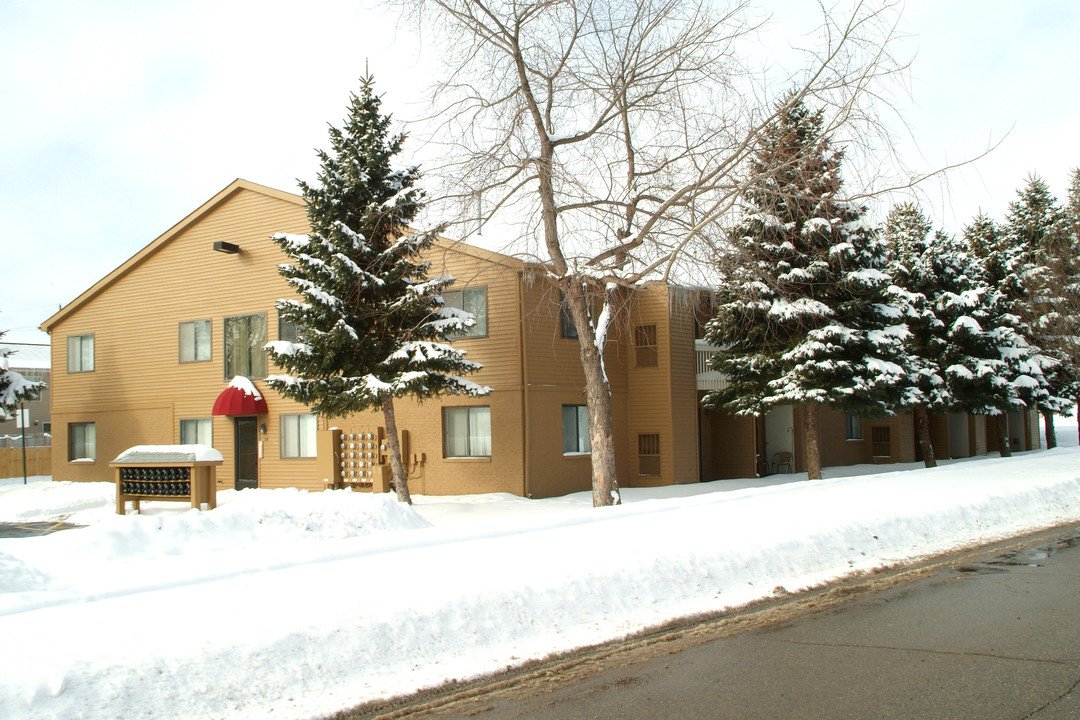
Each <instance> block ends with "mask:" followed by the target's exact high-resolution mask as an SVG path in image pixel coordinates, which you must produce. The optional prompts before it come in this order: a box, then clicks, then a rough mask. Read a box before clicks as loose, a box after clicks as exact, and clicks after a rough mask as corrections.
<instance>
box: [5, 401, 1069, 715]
mask: <svg viewBox="0 0 1080 720" xmlns="http://www.w3.org/2000/svg"><path fill="white" fill-rule="evenodd" d="M1058 433H1059V435H1058V437H1059V442H1060V443H1061V444H1062V445H1063V447H1060V448H1058V449H1056V450H1053V451H1035V452H1030V453H1018V454H1016V455H1014V456H1013V457H1012V458H1008V459H1001V458H997V457H996V456H995V457H984V458H978V459H974V460H965V461H954V462H945V463H942V466H941V467H938V468H936V469H935V470H925V469H921V465H918V466H916V465H912V466H901V467H897V466H888V467H882V466H866V467H862V466H859V467H854V468H831V469H828V470H827V471H826V475H827V477H826V479H824V480H821V481H817V482H807V481H806V480H805V475H804V476H802V477H800V476H799V475H781V476H773V477H770V478H765V479H763V480H736V481H719V482H714V483H707V484H702V485H692V486H683V487H675V488H658V489H650V490H636V489H626V490H624V491H623V500H624V505H622V506H621V507H617V508H604V509H598V510H594V509H592V508H590V507H589V502H590V494H589V493H580V494H576V495H571V496H567V497H563V498H555V499H551V500H524V499H521V498H516V497H512V496H508V495H484V496H472V497H417V498H416V499H415V500H416V504H415V506H414V507H412V508H409V507H407V506H400V505H398V504H397V503H396V502H395V501H394V500H393V499H392V497H391V496H385V495H384V496H371V495H366V494H359V493H356V494H354V493H350V492H348V491H344V492H330V493H311V494H308V493H303V492H299V491H291V490H274V491H267V490H256V491H253V490H245V491H242V492H233V491H228V492H222V493H219V495H218V498H219V502H220V506H219V507H218V509H217V510H214V511H211V512H202V513H200V512H197V511H192V510H190V509H186V508H185V506H183V505H181V504H179V503H147V504H144V514H143V515H134V514H132V515H127V516H117V515H115V514H114V501H113V486H112V485H111V484H106V483H94V484H73V483H53V482H49V479H48V478H34V479H33V480H32V481H31V482H30V483H29V484H28V485H26V486H24V485H23V484H22V480H21V479H16V480H0V521H7V522H11V521H18V522H31V521H43V520H56V519H66V520H67V521H68V522H74V523H79V524H84V525H86V527H84V528H81V529H76V530H67V531H63V532H57V533H54V534H52V535H47V536H43V537H35V538H21V539H6V540H0V648H2V651H0V718H5V719H6V720H13V719H14V718H35V720H38V719H45V718H62V719H64V720H67V719H69V718H89V719H93V720H97V719H104V718H124V719H125V720H131V719H133V718H155V719H160V718H260V719H261V718H267V717H281V718H318V717H322V716H325V715H329V714H331V713H333V712H335V711H337V710H340V709H343V708H346V707H349V706H352V705H355V704H358V703H361V702H364V701H366V700H371V699H375V698H379V697H383V696H388V695H394V694H399V693H404V692H408V691H411V690H415V689H418V688H422V687H426V686H431V685H436V684H439V683H441V682H443V681H445V680H448V679H451V678H457V679H463V678H467V677H471V676H475V675H478V674H482V673H487V672H492V671H497V670H500V669H502V668H504V667H506V666H508V665H513V664H517V663H521V662H524V661H526V660H529V659H531V658H536V657H541V656H544V655H547V654H549V653H552V652H556V651H564V650H569V649H572V648H575V647H579V646H582V645H588V644H593V643H597V642H601V641H604V640H609V639H614V638H617V637H619V636H623V635H625V634H628V633H632V632H635V631H638V630H641V629H643V628H646V627H648V626H651V625H655V624H658V623H662V622H664V621H666V620H669V619H671V618H675V617H678V616H683V615H688V614H692V613H698V612H705V611H716V610H721V609H723V608H727V607H732V606H737V605H740V604H743V603H747V602H749V601H752V600H755V599H758V598H762V597H766V596H769V595H770V594H772V593H774V592H775V591H778V589H779V588H780V587H781V586H782V587H783V588H785V589H787V590H789V591H795V590H798V589H801V588H805V587H808V586H812V585H815V584H819V583H823V582H826V581H829V580H832V579H835V578H838V577H841V576H844V575H846V574H849V573H852V572H857V571H861V570H868V569H871V568H874V567H879V566H882V565H886V564H891V563H897V562H901V561H904V560H907V559H912V558H916V557H919V556H924V555H929V554H935V553H940V552H943V551H947V550H949V549H953V548H957V547H960V546H964V545H969V544H973V543H978V542H982V541H988V540H992V539H996V538H1000V537H1005V536H1009V535H1013V534H1017V533H1022V532H1025V531H1030V530H1034V529H1038V528H1042V527H1047V526H1051V525H1055V524H1059V523H1063V522H1069V521H1077V520H1080V462H1078V461H1080V448H1077V432H1076V424H1075V420H1072V419H1066V420H1064V421H1062V422H1060V424H1059V425H1058ZM883 471H884V472H883Z"/></svg>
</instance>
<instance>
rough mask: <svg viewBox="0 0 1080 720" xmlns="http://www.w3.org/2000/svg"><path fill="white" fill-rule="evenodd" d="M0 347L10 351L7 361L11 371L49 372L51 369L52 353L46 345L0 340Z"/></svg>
mask: <svg viewBox="0 0 1080 720" xmlns="http://www.w3.org/2000/svg"><path fill="white" fill-rule="evenodd" d="M0 346H3V347H6V348H7V349H8V350H10V351H11V354H10V355H8V358H7V360H8V367H10V368H11V369H12V370H49V369H50V368H51V367H52V359H51V358H52V353H51V351H50V348H49V346H48V345H42V344H38V343H15V342H3V341H2V340H0Z"/></svg>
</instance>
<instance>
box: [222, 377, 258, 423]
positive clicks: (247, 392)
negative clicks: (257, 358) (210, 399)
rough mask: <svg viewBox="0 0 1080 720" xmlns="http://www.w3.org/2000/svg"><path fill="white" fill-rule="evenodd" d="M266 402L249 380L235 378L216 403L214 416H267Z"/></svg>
mask: <svg viewBox="0 0 1080 720" xmlns="http://www.w3.org/2000/svg"><path fill="white" fill-rule="evenodd" d="M268 412H269V411H268V410H267V409H266V400H264V399H263V396H262V393H260V392H259V391H258V389H257V388H256V387H255V386H254V385H253V384H252V383H251V381H250V380H248V379H247V378H242V377H235V378H233V380H232V382H231V383H229V387H227V388H225V389H224V390H222V391H221V394H220V395H218V398H217V400H215V401H214V415H265V414H266V413H268Z"/></svg>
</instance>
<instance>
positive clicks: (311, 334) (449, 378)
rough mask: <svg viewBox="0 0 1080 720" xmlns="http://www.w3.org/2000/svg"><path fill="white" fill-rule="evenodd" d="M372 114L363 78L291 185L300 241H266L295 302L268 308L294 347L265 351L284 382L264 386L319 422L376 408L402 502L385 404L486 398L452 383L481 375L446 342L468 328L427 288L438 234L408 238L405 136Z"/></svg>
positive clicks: (411, 195) (412, 175)
mask: <svg viewBox="0 0 1080 720" xmlns="http://www.w3.org/2000/svg"><path fill="white" fill-rule="evenodd" d="M380 104H381V103H380V99H379V97H378V96H376V95H375V93H374V81H373V79H372V78H371V77H370V76H368V77H365V78H363V79H362V80H361V88H360V94H359V95H355V94H354V95H353V96H352V98H351V103H350V106H349V114H348V117H347V118H346V120H345V124H344V126H343V128H341V129H338V128H335V127H332V126H331V128H330V131H329V132H330V143H331V152H325V151H319V152H318V157H319V160H320V164H321V167H320V170H319V173H318V182H317V183H316V184H314V185H309V184H307V183H305V182H301V183H300V189H301V191H302V194H303V197H304V200H305V202H306V204H307V216H308V222H309V224H310V226H311V233H310V234H308V235H291V234H285V233H281V234H278V235H275V236H273V240H274V242H275V243H277V244H278V245H279V246H280V247H281V249H282V250H283V251H284V252H285V253H286V254H287V255H288V257H289V259H290V262H289V263H286V264H283V265H281V266H279V272H280V273H281V275H283V276H284V277H285V278H286V279H287V280H288V282H289V284H290V285H292V286H293V287H294V288H295V289H296V291H297V294H298V295H299V299H283V300H279V301H278V303H277V308H278V314H279V316H280V317H281V319H283V320H285V321H286V322H289V323H292V324H293V325H294V326H296V328H297V339H296V342H290V341H279V342H273V343H269V345H268V346H267V347H268V350H269V353H270V358H271V360H272V361H273V362H274V363H276V364H277V365H278V366H280V367H282V368H283V369H285V370H286V371H288V372H289V373H290V374H289V375H278V376H271V377H269V378H267V385H269V386H270V387H272V388H274V389H275V390H278V391H279V392H281V393H282V394H283V395H284V396H286V397H289V398H293V399H295V400H297V401H299V402H301V403H304V404H305V405H309V406H310V407H311V410H312V412H313V413H315V414H316V415H320V416H328V417H342V416H345V415H348V414H350V413H355V412H359V411H363V410H372V409H381V410H382V412H383V416H384V419H385V422H386V435H387V446H388V447H387V449H388V451H389V456H390V463H391V467H392V471H393V484H394V489H395V491H396V492H397V496H398V499H399V500H400V501H402V502H411V499H410V496H409V489H408V482H407V479H406V475H405V470H404V465H403V463H402V460H401V448H400V444H399V442H398V434H397V422H396V419H395V414H394V398H400V397H405V396H412V397H414V398H416V399H418V400H423V399H425V398H430V397H433V396H436V395H439V394H442V393H449V394H465V395H474V396H475V395H484V394H487V393H488V392H490V388H487V387H482V386H480V385H477V384H476V383H474V382H471V381H469V380H466V379H464V378H462V377H461V376H462V375H464V374H467V373H471V372H474V371H476V370H478V369H480V366H479V365H478V364H476V363H473V362H470V361H468V360H466V359H465V357H464V353H463V352H461V351H458V350H455V349H454V348H453V347H452V346H451V345H449V344H448V342H447V336H448V335H449V334H453V333H458V332H462V331H464V329H465V328H466V327H467V326H469V325H471V324H472V323H473V322H474V320H473V318H472V316H471V315H470V314H468V313H465V312H463V311H461V310H457V309H455V308H450V307H447V306H445V305H444V303H443V299H442V297H441V296H440V294H439V293H440V291H441V290H442V289H444V288H445V287H447V286H448V285H450V284H451V283H452V282H453V280H454V279H453V278H452V277H450V276H440V277H431V278H429V277H428V269H429V265H428V263H426V262H422V261H421V260H420V255H421V253H423V252H424V251H425V250H427V249H428V248H429V247H431V245H432V243H433V242H434V240H435V238H436V235H437V232H438V229H436V230H433V231H431V232H412V231H411V230H410V229H409V223H410V222H411V221H412V220H413V219H414V218H415V217H416V214H417V213H418V212H419V210H420V209H421V206H422V202H423V197H424V195H423V192H422V191H421V190H420V189H419V188H417V187H416V183H417V181H418V180H419V178H420V173H419V171H418V170H417V168H415V167H413V168H407V169H403V170H395V169H393V168H392V167H391V164H390V161H391V159H392V158H393V157H394V156H395V155H397V154H398V153H399V152H400V151H401V147H402V143H403V142H404V139H405V137H404V135H403V134H397V135H392V134H391V133H390V123H391V118H390V116H389V115H382V114H381V113H380V111H379V108H380Z"/></svg>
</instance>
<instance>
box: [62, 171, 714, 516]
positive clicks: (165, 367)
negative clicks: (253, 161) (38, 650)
mask: <svg viewBox="0 0 1080 720" xmlns="http://www.w3.org/2000/svg"><path fill="white" fill-rule="evenodd" d="M307 231H308V227H307V218H306V214H305V208H304V204H303V201H302V199H301V198H300V197H299V196H296V195H294V194H291V193H286V192H282V191H278V190H274V189H271V188H267V187H263V186H260V185H257V184H254V183H250V182H247V181H244V180H237V181H235V182H233V183H231V184H230V185H229V186H228V187H226V188H225V189H223V190H222V191H221V192H219V193H218V194H217V195H215V196H214V197H213V198H211V199H210V200H209V201H207V202H206V203H204V204H203V205H202V206H201V207H199V208H198V209H197V210H195V211H194V212H193V213H191V214H190V215H189V216H187V217H186V218H184V219H183V220H182V221H181V222H179V223H178V224H177V225H175V226H174V227H173V228H171V229H170V230H169V231H167V232H166V233H165V234H163V235H162V236H160V237H159V238H157V239H156V240H154V241H153V242H151V243H150V244H149V245H147V246H146V247H145V248H143V249H142V250H141V251H139V252H138V253H137V254H136V255H134V256H133V257H132V258H130V259H129V260H128V261H127V262H125V263H124V264H123V265H121V266H120V267H118V268H117V269H116V270H114V271H113V272H111V273H109V275H107V276H106V277H104V278H102V279H101V280H100V281H99V282H97V283H96V284H95V285H94V286H93V287H91V288H90V289H88V290H87V291H86V292H84V293H83V294H81V295H80V296H79V297H78V298H76V299H75V300H74V301H72V302H71V303H70V304H68V305H67V306H65V307H64V308H62V309H61V310H60V311H59V312H57V313H56V314H55V315H53V316H52V317H51V318H49V319H48V320H47V321H45V323H44V324H43V325H42V329H43V330H45V331H47V332H48V333H50V335H51V337H52V366H53V375H52V380H53V394H52V414H53V417H52V422H53V423H54V427H55V432H54V435H55V437H54V442H53V448H54V450H53V461H54V465H53V476H54V478H55V479H57V480H98V481H105V480H111V479H112V475H111V473H110V470H109V468H108V464H109V462H110V461H111V460H112V459H113V458H115V457H116V456H117V455H119V454H120V453H121V452H122V451H124V450H125V449H127V448H129V447H131V446H134V445H140V444H177V443H186V442H204V443H208V444H212V445H213V446H214V447H216V448H217V449H219V450H220V451H221V452H222V454H223V455H224V457H225V458H226V462H225V464H224V466H223V467H222V468H221V469H220V470H219V472H218V482H219V487H223V488H232V487H255V486H257V487H265V488H274V487H301V488H309V489H321V488H323V487H324V486H325V484H326V483H328V482H329V483H331V484H335V483H337V484H342V483H343V484H347V485H352V486H353V487H357V488H366V487H372V486H374V487H379V481H380V479H381V478H380V475H381V474H382V473H384V472H385V470H384V469H382V467H381V466H382V463H381V460H383V459H384V458H381V457H380V456H379V455H380V453H379V451H380V447H379V445H381V443H379V442H378V440H379V439H380V432H382V431H381V428H380V426H381V424H382V423H381V415H380V414H378V413H370V414H359V415H356V416H350V417H348V418H334V419H329V420H327V419H323V418H318V419H317V418H315V417H313V416H311V415H310V414H309V412H308V408H306V407H304V406H301V405H298V404H297V403H295V402H293V401H291V400H288V399H285V398H283V397H281V396H280V395H278V394H277V393H275V392H273V391H272V390H269V389H268V388H266V387H265V385H264V384H263V383H262V382H261V381H262V380H263V378H265V377H266V376H267V375H268V374H272V373H274V372H275V371H276V370H275V368H273V367H272V366H270V367H268V366H267V359H266V353H265V352H264V350H263V346H264V345H265V343H266V342H268V341H272V340H278V339H282V338H286V337H288V334H289V332H290V329H289V328H287V327H282V326H281V325H280V324H279V322H278V318H277V314H276V310H275V304H276V301H277V300H278V298H282V297H287V296H290V295H291V294H292V289H291V288H290V287H289V286H288V284H287V283H286V282H285V280H284V279H283V278H282V277H280V276H279V275H278V273H277V266H278V264H279V263H281V262H283V261H284V260H285V256H284V255H283V254H282V253H281V251H280V250H279V249H278V247H277V246H276V245H274V243H273V242H271V241H270V240H269V237H270V235H272V234H273V233H277V232H290V233H304V232H307ZM426 259H427V260H429V261H431V263H432V267H431V273H432V274H433V275H434V274H451V275H453V276H454V277H455V278H456V283H455V285H454V286H453V288H452V289H451V290H450V291H449V292H447V293H445V296H446V299H447V301H448V302H450V303H452V304H457V305H459V306H461V307H464V308H466V309H468V310H470V311H473V312H475V314H476V315H477V318H478V322H477V324H476V326H475V327H474V328H472V329H470V331H469V335H468V336H466V337H463V338H460V339H457V340H455V341H454V342H455V346H456V347H460V348H462V349H464V350H466V351H467V352H468V354H469V358H470V359H471V360H474V361H476V362H479V363H481V364H482V365H483V366H484V367H483V370H481V371H480V372H478V373H476V374H475V375H472V376H470V379H472V380H475V381H476V382H479V383H482V384H485V385H488V386H490V387H491V388H492V389H493V392H492V393H491V394H490V395H489V396H487V397H483V398H463V397H455V396H448V397H444V398H441V399H438V400H429V401H427V402H425V403H424V404H423V405H417V404H416V403H415V402H412V401H410V400H407V399H406V400H404V401H400V402H399V403H398V407H399V410H398V424H399V427H400V428H401V429H402V430H403V433H402V435H403V440H404V441H405V445H406V452H405V460H406V463H407V465H408V471H409V482H410V488H411V489H412V491H413V492H415V493H426V494H456V493H481V492H509V493H514V494H518V495H525V496H532V497H545V496H551V495H559V494H564V493H568V492H573V491H577V490H587V489H588V488H589V487H590V468H589V454H588V447H587V442H588V441H587V433H586V432H584V423H585V422H586V415H585V409H584V406H585V399H584V377H583V373H582V370H581V367H580V363H579V360H578V349H577V340H576V339H575V337H574V335H575V331H574V328H573V326H572V324H571V323H569V321H568V318H567V316H566V315H565V314H564V313H562V312H561V304H560V301H559V296H558V291H557V290H556V289H555V288H554V286H553V285H552V284H551V283H550V281H548V280H546V279H545V277H544V272H543V270H542V268H539V267H538V266H535V265H529V264H526V263H524V262H521V261H519V260H517V259H514V258H511V257H508V256H505V255H501V254H498V253H493V252H489V251H486V250H482V249H479V248H475V247H471V246H468V245H464V244H453V243H449V242H444V243H441V244H439V245H437V246H436V247H435V248H433V249H432V250H431V251H430V253H429V255H428V257H427V258H426ZM674 300H675V293H674V292H673V291H670V290H669V288H667V287H666V286H662V285H656V286H652V287H648V288H645V289H644V290H643V291H641V292H638V293H635V295H634V297H633V298H631V299H630V302H629V305H628V308H629V309H628V311H627V313H626V318H625V319H624V320H623V321H622V322H621V323H619V325H618V326H617V327H616V328H615V330H614V332H613V334H612V341H611V342H610V343H609V346H608V351H607V352H606V354H605V363H606V368H607V372H608V376H609V379H610V382H611V386H612V394H613V404H614V408H615V418H614V420H615V432H616V447H617V450H618V472H619V476H620V479H621V481H622V484H623V485H625V486H634V485H655V484H670V483H682V482H697V481H698V480H699V478H700V472H699V465H698V448H697V410H696V407H695V404H696V392H695V389H694V348H693V327H694V325H693V323H692V322H690V321H689V318H690V316H689V315H688V314H687V313H686V312H684V311H683V310H682V309H681V307H680V306H679V304H678V303H676V302H674ZM672 317H674V318H675V319H676V320H677V322H676V323H675V324H674V325H673V324H672V323H671V318H672ZM680 319H681V320H682V322H678V320H680ZM635 334H636V335H637V336H638V338H639V340H640V342H639V343H638V346H637V347H636V348H635V346H634V343H633V342H631V341H630V338H632V337H634V336H635ZM237 375H239V376H245V377H248V378H250V379H251V380H252V381H253V383H254V385H255V387H256V388H257V389H258V391H259V392H260V394H261V395H262V397H263V400H264V403H262V404H260V405H259V406H257V407H256V406H252V407H250V408H248V409H247V410H244V411H241V412H245V413H248V414H244V415H216V416H215V415H214V414H213V408H214V405H215V402H216V401H217V399H218V398H219V396H220V395H221V394H222V393H223V392H227V391H228V388H229V383H230V380H231V379H232V378H233V377H234V376H237Z"/></svg>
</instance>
